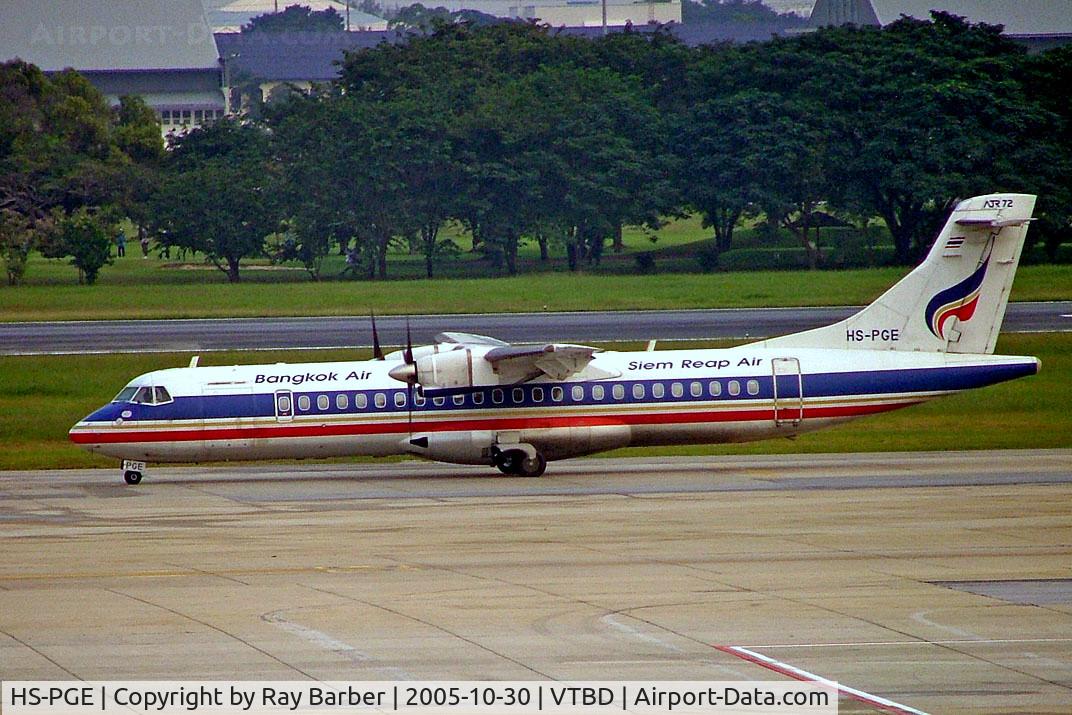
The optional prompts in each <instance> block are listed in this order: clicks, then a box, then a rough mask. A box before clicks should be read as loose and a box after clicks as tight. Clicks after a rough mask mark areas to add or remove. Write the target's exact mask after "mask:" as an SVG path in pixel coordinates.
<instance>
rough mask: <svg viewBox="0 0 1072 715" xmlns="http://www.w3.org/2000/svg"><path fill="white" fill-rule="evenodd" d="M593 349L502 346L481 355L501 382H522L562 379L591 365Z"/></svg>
mask: <svg viewBox="0 0 1072 715" xmlns="http://www.w3.org/2000/svg"><path fill="white" fill-rule="evenodd" d="M595 352H596V349H595V348H590V347H587V346H584V345H562V344H556V343H546V344H544V345H505V344H504V345H502V346H500V347H496V348H492V349H491V350H489V351H488V352H486V353H484V359H485V360H487V361H488V362H489V363H491V367H492V370H494V371H495V373H496V374H498V375H499V376H500V377H501V378H502V379H503V381H504V382H525V381H527V380H532V379H534V378H537V377H539V376H540V375H547V376H548V377H550V378H551V379H552V380H565V379H566V378H567V377H569V376H570V375H573V374H576V373H578V372H580V371H581V370H583V369H584V368H585V367H587V366H588V363H590V362H592V356H593V354H595Z"/></svg>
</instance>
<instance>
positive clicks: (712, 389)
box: [707, 380, 722, 397]
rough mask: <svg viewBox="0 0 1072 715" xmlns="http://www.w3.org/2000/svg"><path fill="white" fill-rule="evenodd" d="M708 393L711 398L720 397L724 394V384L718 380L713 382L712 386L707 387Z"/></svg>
mask: <svg viewBox="0 0 1072 715" xmlns="http://www.w3.org/2000/svg"><path fill="white" fill-rule="evenodd" d="M707 393H708V394H709V395H711V397H718V396H719V395H721V394H722V383H721V382H719V381H718V380H712V381H711V384H710V385H708V386H707Z"/></svg>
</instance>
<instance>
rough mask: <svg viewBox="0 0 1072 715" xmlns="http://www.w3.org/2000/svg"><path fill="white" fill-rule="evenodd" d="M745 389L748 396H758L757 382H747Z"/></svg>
mask: <svg viewBox="0 0 1072 715" xmlns="http://www.w3.org/2000/svg"><path fill="white" fill-rule="evenodd" d="M745 389H747V390H748V394H749V395H758V394H759V380H749V381H748V382H746V383H745Z"/></svg>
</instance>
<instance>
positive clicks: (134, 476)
mask: <svg viewBox="0 0 1072 715" xmlns="http://www.w3.org/2000/svg"><path fill="white" fill-rule="evenodd" d="M123 481H125V482H126V483H127V484H137V483H138V482H140V481H141V472H136V471H134V470H133V469H129V470H127V471H126V472H124V473H123Z"/></svg>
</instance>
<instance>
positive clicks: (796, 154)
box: [0, 13, 1072, 281]
mask: <svg viewBox="0 0 1072 715" xmlns="http://www.w3.org/2000/svg"><path fill="white" fill-rule="evenodd" d="M339 69H340V71H339V78H338V80H337V81H335V82H333V83H331V84H330V85H329V86H325V87H320V88H317V89H316V90H314V91H312V92H300V91H297V90H295V91H293V92H292V93H291V94H290V96H289V97H287V98H286V99H284V100H283V101H278V102H274V103H272V104H270V105H268V106H267V107H266V108H265V111H264V113H263V116H262V117H261V118H259V119H258V120H257V121H250V120H243V119H241V118H230V119H225V120H222V121H219V122H216V123H214V124H212V125H209V126H205V127H203V128H198V129H194V130H192V131H190V132H188V133H186V134H184V135H182V136H177V137H172V138H171V140H170V148H169V150H168V151H164V150H163V149H162V147H161V146H159V140H157V141H155V142H154V141H153V140H152V138H151V137H150V134H151V130H155V131H157V133H158V132H159V129H158V128H156V127H155V125H154V124H153V122H152V117H151V114H152V113H151V112H150V111H148V110H147V108H145V107H144V105H143V104H141V103H140V102H138V101H136V100H131V99H124V103H123V105H122V106H121V107H120V108H119V110H118V112H109V111H108V110H107V108H106V107H103V108H102V101H101V100H100V99H99V96H94V95H93V92H92V91H91V90H92V88H91V87H88V85H86V84H85V83H84V80H81V79H80V78H77V76H76V75H73V74H72V73H65V74H62V75H56V76H53V77H51V78H45V77H43V76H42V75H40V73H39V72H36V70H35V69H34V68H32V67H29V66H27V65H24V64H19V63H9V64H7V65H3V66H2V67H0V92H3V93H4V95H5V99H11V100H12V103H9V102H4V103H2V104H0V170H2V177H3V178H2V181H0V209H2V210H3V214H2V223H0V231H2V233H3V240H4V251H5V260H6V259H7V256H8V255H9V254H12V255H16V254H19V252H20V251H23V252H24V249H25V250H29V249H28V247H29V246H31V245H34V244H35V241H36V242H37V243H36V245H39V246H40V247H41V250H42V252H44V253H45V254H46V255H71V256H72V260H73V261H74V262H75V264H76V265H78V266H79V269H80V271H83V273H84V275H85V278H86V279H87V280H92V278H93V277H94V276H95V272H94V273H92V274H91V273H90V271H89V269H88V266H89V265H90V264H92V263H93V260H95V259H92V258H90V259H86V258H80V257H78V256H76V255H75V254H76V253H77V251H78V249H77V248H75V244H78V243H79V241H80V240H90V239H80V238H79V236H83V237H85V236H89V235H90V234H92V233H93V231H92V230H89V228H91V227H92V226H93V225H97V226H105V227H106V226H107V224H108V222H109V221H114V218H115V217H117V216H127V217H130V218H131V220H133V221H134V222H135V224H137V225H138V226H139V230H140V231H145V232H148V233H150V234H151V235H153V236H154V237H155V238H156V240H157V241H158V242H159V244H160V245H161V246H163V247H165V248H167V249H169V250H170V249H171V248H175V249H178V250H194V251H198V252H200V253H203V254H204V255H205V256H207V257H208V258H209V260H211V261H212V262H213V263H215V264H216V265H217V266H218V267H220V269H221V270H223V271H225V272H226V273H227V275H228V277H229V278H230V279H231V280H233V281H237V280H239V277H240V266H241V262H242V261H243V260H244V259H247V258H249V257H254V256H265V255H267V256H269V257H272V258H274V259H276V260H280V261H299V262H301V263H302V264H303V265H304V266H305V267H306V268H307V269H308V271H309V272H310V274H311V275H312V276H314V277H319V274H320V268H321V265H322V262H323V260H324V258H325V256H327V255H329V254H330V253H331V252H332V251H346V252H349V255H350V260H351V262H352V263H353V265H354V266H356V267H357V270H359V271H360V272H361V273H362V274H363V275H365V276H367V277H369V278H379V279H383V278H387V277H388V262H387V254H388V250H389V249H390V248H391V247H392V246H393V245H395V244H397V243H405V244H406V245H407V246H410V247H411V248H412V250H414V251H417V252H420V253H423V255H424V259H425V266H426V273H427V275H428V276H429V277H431V276H433V275H434V274H435V272H436V270H437V266H439V265H441V262H442V261H443V260H444V259H445V257H447V256H449V255H450V254H452V253H454V252H457V251H458V250H459V247H458V246H457V245H456V244H455V243H454V242H453V241H452V240H450V239H448V238H445V237H444V236H443V235H442V228H443V227H444V226H445V225H448V223H449V222H453V224H454V225H460V226H462V227H464V228H465V230H466V232H467V233H468V234H469V235H470V236H471V238H472V248H473V250H476V251H480V252H482V253H483V254H484V255H485V256H486V257H488V259H489V265H494V266H497V267H498V268H496V269H494V270H498V271H501V272H503V273H507V274H513V273H516V272H517V271H518V260H517V259H518V247H519V246H520V245H521V244H522V243H524V242H532V243H535V244H538V245H539V248H540V251H541V255H542V256H543V257H547V256H549V255H552V254H556V255H564V256H565V257H566V259H567V261H568V264H569V267H570V268H571V269H574V270H577V269H579V268H581V267H582V266H583V265H584V264H585V262H591V261H598V259H599V257H600V255H601V253H602V251H603V250H604V248H605V247H606V246H608V245H613V244H614V243H615V241H616V240H620V236H621V230H622V226H623V225H642V226H648V227H652V228H657V227H658V226H660V225H661V223H662V222H664V221H665V220H667V218H670V217H675V216H681V215H684V214H687V213H698V214H699V215H700V216H701V217H702V219H703V223H704V225H705V226H706V227H708V228H710V230H711V231H712V234H713V237H714V240H713V243H712V250H713V252H714V257H713V260H714V261H716V262H717V257H718V254H719V253H720V252H724V251H726V250H729V249H731V248H732V247H733V246H734V231H735V230H736V229H737V228H738V227H739V226H740V225H741V223H742V221H744V220H746V219H756V218H759V217H762V218H763V220H764V222H765V223H764V225H765V226H767V227H769V228H770V229H771V230H772V233H773V231H774V230H775V229H781V230H783V231H787V232H788V233H789V234H791V235H792V236H794V237H795V240H797V241H798V242H799V244H800V246H801V247H802V249H803V250H804V251H805V253H806V255H807V256H808V259H809V264H810V265H812V266H820V265H821V264H822V259H823V256H822V253H821V248H820V245H819V242H818V240H817V239H816V235H817V234H816V231H817V230H818V227H820V226H822V225H823V222H824V221H826V220H829V217H830V216H831V215H833V216H837V217H838V218H839V219H841V220H843V221H848V222H850V223H854V224H856V225H860V226H862V225H864V224H866V223H867V222H868V221H871V220H873V219H874V218H876V217H878V218H880V219H881V220H882V221H883V222H884V223H885V225H886V226H887V227H888V229H889V233H890V236H891V241H892V243H893V245H894V249H895V250H894V254H895V260H896V262H898V263H900V264H909V263H911V262H913V261H914V260H916V259H917V258H918V257H919V256H920V254H921V253H922V252H923V251H925V250H926V248H927V243H928V242H929V241H930V240H931V239H932V238H933V234H934V231H935V230H936V228H937V226H938V224H940V222H941V221H942V220H943V219H944V216H945V215H946V214H947V213H948V211H949V210H950V209H951V206H952V202H953V201H955V200H956V199H957V198H958V197H960V198H963V197H966V196H970V195H974V194H978V193H986V192H991V191H1024V192H1031V193H1037V194H1039V196H1040V199H1039V203H1038V208H1037V215H1038V216H1039V221H1038V222H1037V223H1036V228H1035V229H1034V230H1033V231H1032V233H1031V237H1032V239H1033V240H1036V241H1038V240H1041V241H1043V242H1044V244H1045V246H1046V247H1047V249H1049V250H1051V251H1056V248H1057V246H1058V245H1060V243H1061V242H1062V241H1064V240H1066V239H1067V237H1068V235H1069V227H1070V221H1072V182H1070V181H1069V177H1070V176H1072V173H1070V168H1072V141H1070V140H1072V103H1070V100H1069V97H1068V94H1067V91H1065V90H1064V88H1065V87H1067V86H1068V80H1069V79H1070V77H1069V75H1070V73H1072V48H1059V49H1056V50H1050V51H1048V52H1045V53H1042V54H1040V55H1028V54H1027V53H1026V52H1025V50H1024V49H1023V48H1022V47H1021V46H1020V45H1017V44H1016V43H1014V42H1012V41H1011V40H1009V39H1008V38H1006V37H1005V36H1003V35H1002V34H1001V31H1000V27H998V26H989V25H983V24H979V25H976V24H971V23H968V22H966V21H964V20H963V19H961V18H958V17H955V16H952V15H948V14H944V13H936V14H935V15H934V16H933V17H932V19H931V20H930V21H920V20H915V19H911V18H902V19H901V20H898V21H897V22H894V23H893V24H891V25H888V26H886V27H884V28H870V27H867V28H855V27H842V28H826V29H822V30H819V31H816V32H812V33H806V34H800V35H795V36H791V37H779V38H774V39H772V40H771V41H768V42H762V43H749V44H744V45H733V44H725V45H715V46H704V47H698V48H691V47H688V46H686V45H684V44H682V43H680V42H678V41H677V40H675V39H674V38H673V37H672V36H670V35H669V34H668V33H666V32H663V31H655V32H650V31H645V32H638V31H627V32H622V33H617V34H611V35H608V36H605V37H602V38H599V39H597V40H589V39H583V38H578V37H571V36H568V35H566V34H562V33H558V32H556V31H554V30H552V29H549V28H546V27H540V26H536V25H532V24H523V23H520V24H519V23H502V24H495V25H491V26H475V25H472V24H468V23H452V24H438V25H437V26H436V27H435V29H434V30H433V31H432V32H430V33H428V34H424V35H418V36H414V37H411V38H410V39H409V40H408V41H406V42H404V43H395V44H388V43H384V44H381V45H379V46H377V47H376V48H373V49H369V50H362V51H358V52H354V53H349V54H348V55H347V56H346V58H345V60H344V62H343V63H342V64H341V65H340V68H339ZM147 112H148V114H147ZM157 136H158V134H157ZM72 222H75V223H72ZM75 224H77V225H80V226H81V227H82V228H81V229H78V230H75V228H74V227H75ZM87 227H88V228H87ZM104 233H105V234H106V233H107V229H105V230H104ZM16 237H17V238H16ZM35 237H36V238H35ZM93 240H97V239H93ZM9 246H16V248H14V249H9ZM12 252H13V253H12ZM80 262H81V263H80ZM15 263H17V261H15ZM23 263H24V262H23ZM8 265H9V268H8V275H9V278H10V277H11V276H12V269H11V267H10V266H11V265H12V263H11V262H10V261H9V262H8ZM99 267H100V266H97V270H99Z"/></svg>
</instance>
